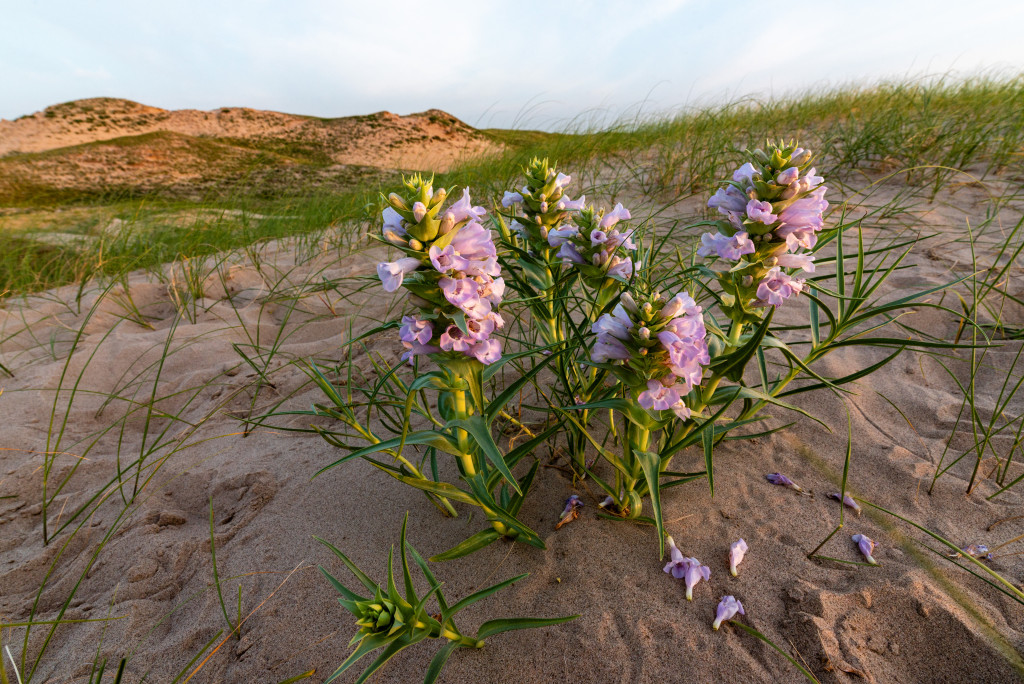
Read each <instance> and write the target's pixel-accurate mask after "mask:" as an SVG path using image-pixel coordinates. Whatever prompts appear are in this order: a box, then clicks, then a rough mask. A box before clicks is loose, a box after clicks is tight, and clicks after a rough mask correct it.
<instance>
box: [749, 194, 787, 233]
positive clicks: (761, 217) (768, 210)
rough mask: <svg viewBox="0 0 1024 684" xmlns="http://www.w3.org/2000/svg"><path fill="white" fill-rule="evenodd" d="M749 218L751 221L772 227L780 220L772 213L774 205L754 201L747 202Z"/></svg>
mask: <svg viewBox="0 0 1024 684" xmlns="http://www.w3.org/2000/svg"><path fill="white" fill-rule="evenodd" d="M747 218H749V219H750V220H751V221H758V222H760V223H763V224H765V225H766V226H770V225H771V224H773V223H775V222H776V221H777V220H778V218H779V217H778V216H776V215H775V214H773V213H772V203H771V202H762V201H760V200H756V199H752V200H750V201H749V202H747Z"/></svg>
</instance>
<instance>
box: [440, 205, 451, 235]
mask: <svg viewBox="0 0 1024 684" xmlns="http://www.w3.org/2000/svg"><path fill="white" fill-rule="evenodd" d="M454 227H455V214H453V213H452V212H450V211H449V212H447V213H446V214H445V215H444V216H442V217H441V223H440V224H438V227H437V234H438V235H444V234H445V233H447V232H448V231H450V230H451V229H452V228H454Z"/></svg>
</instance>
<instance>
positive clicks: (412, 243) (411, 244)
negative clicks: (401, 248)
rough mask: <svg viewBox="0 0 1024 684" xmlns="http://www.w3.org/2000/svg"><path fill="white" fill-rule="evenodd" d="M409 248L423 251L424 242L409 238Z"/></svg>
mask: <svg viewBox="0 0 1024 684" xmlns="http://www.w3.org/2000/svg"><path fill="white" fill-rule="evenodd" d="M409 249H415V250H416V251H417V252H418V251H421V250H422V249H423V243H422V242H420V241H419V240H417V239H416V238H413V239H412V240H409Z"/></svg>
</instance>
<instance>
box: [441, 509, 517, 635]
mask: <svg viewBox="0 0 1024 684" xmlns="http://www.w3.org/2000/svg"><path fill="white" fill-rule="evenodd" d="M499 538H501V535H500V534H498V533H497V532H496V531H495V530H494V529H493V528H490V527H488V528H487V529H486V530H480V531H479V532H477V533H476V534H474V535H473V536H472V537H470V538H469V539H466V540H464V541H462V542H459V543H458V544H456V545H455V546H453V547H452V548H450V549H448V550H447V551H443V552H441V553H438V554H435V555H433V556H431V557H430V562H431V563H443V562H444V561H449V560H452V559H454V558H462V557H463V556H468V555H469V554H471V553H473V552H474V551H479V550H480V549H482V548H484V547H485V546H487V545H489V544H490V543H492V542H493V541H494V540H496V539H499ZM442 622H443V620H442Z"/></svg>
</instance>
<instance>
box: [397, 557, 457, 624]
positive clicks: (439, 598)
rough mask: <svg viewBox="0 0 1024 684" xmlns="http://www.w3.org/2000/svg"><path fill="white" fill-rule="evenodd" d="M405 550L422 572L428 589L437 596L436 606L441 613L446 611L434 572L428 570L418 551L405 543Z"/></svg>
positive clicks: (439, 584)
mask: <svg viewBox="0 0 1024 684" xmlns="http://www.w3.org/2000/svg"><path fill="white" fill-rule="evenodd" d="M406 548H407V549H408V550H409V553H411V554H412V560H413V562H414V563H416V565H418V566H419V568H420V570H421V571H422V572H423V576H424V577H426V578H427V582H428V583H429V584H430V589H431V590H432V591H433V592H434V594H435V596H437V605H439V606H440V607H441V612H442V613H443V612H445V611H447V610H448V604H447V603H446V602H445V600H444V595H443V594H441V583H440V582H438V581H437V577H435V576H434V572H433V571H432V570H431V569H430V566H429V565H427V561H425V560H423V556H421V555H420V553H419V551H417V550H416V549H414V548H413V546H412V544H409V543H408V542H406Z"/></svg>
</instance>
